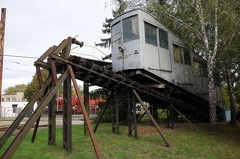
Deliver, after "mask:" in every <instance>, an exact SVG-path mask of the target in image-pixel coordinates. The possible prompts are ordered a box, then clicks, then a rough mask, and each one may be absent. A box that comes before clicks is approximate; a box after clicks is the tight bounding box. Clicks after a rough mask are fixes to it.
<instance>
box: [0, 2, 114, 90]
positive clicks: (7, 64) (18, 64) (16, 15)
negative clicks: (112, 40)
mask: <svg viewBox="0 0 240 159" xmlns="http://www.w3.org/2000/svg"><path fill="white" fill-rule="evenodd" d="M105 2H106V0H0V7H1V8H6V9H7V12H6V26H5V45H4V55H5V56H4V66H3V83H2V87H3V91H4V90H5V89H6V88H8V87H9V86H14V85H16V84H22V83H24V84H27V83H29V82H31V80H32V76H33V75H34V73H35V67H34V66H33V63H34V61H35V60H36V59H34V58H16V57H10V56H8V55H16V56H26V57H36V58H38V57H40V56H41V55H42V54H43V53H44V52H45V51H46V50H47V49H48V48H49V47H51V46H53V45H58V44H59V43H60V42H61V41H62V40H63V39H65V38H67V37H68V36H76V35H78V40H79V41H84V43H85V44H88V45H92V46H94V43H95V42H100V38H101V37H102V38H105V37H106V35H103V34H102V31H101V28H102V23H103V22H104V20H105V18H110V17H112V14H111V13H112V12H111V6H108V7H106V6H105ZM85 48H86V47H85ZM98 49H100V50H101V51H103V52H104V53H106V54H109V53H110V50H109V49H102V48H98ZM76 51H78V52H79V50H76ZM80 52H82V50H80ZM93 52H94V53H95V54H96V52H95V51H93V49H92V48H89V49H87V50H84V53H89V54H93Z"/></svg>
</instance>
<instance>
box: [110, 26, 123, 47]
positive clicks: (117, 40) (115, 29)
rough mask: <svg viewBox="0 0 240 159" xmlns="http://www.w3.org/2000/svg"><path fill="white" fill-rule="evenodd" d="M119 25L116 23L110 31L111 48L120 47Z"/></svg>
mask: <svg viewBox="0 0 240 159" xmlns="http://www.w3.org/2000/svg"><path fill="white" fill-rule="evenodd" d="M120 24H121V23H120V22H118V23H116V24H114V25H113V26H112V29H111V32H112V33H111V34H112V46H115V45H116V46H118V45H121V39H122V34H121V25H120Z"/></svg>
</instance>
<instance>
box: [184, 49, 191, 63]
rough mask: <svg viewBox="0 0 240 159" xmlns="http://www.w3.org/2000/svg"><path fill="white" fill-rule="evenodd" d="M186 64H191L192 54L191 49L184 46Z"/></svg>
mask: <svg viewBox="0 0 240 159" xmlns="http://www.w3.org/2000/svg"><path fill="white" fill-rule="evenodd" d="M183 51H184V64H185V65H190V66H191V55H190V51H189V50H188V49H186V48H184V50H183Z"/></svg>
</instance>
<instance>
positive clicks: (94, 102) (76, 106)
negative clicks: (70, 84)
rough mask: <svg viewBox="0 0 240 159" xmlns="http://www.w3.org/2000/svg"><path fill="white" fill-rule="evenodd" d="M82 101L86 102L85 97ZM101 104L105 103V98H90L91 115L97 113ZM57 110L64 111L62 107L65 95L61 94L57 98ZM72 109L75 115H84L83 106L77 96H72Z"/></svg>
mask: <svg viewBox="0 0 240 159" xmlns="http://www.w3.org/2000/svg"><path fill="white" fill-rule="evenodd" d="M81 99H82V101H83V102H84V97H83V96H82V97H81ZM99 102H105V100H104V99H103V98H98V99H91V98H89V107H90V113H97V112H98V110H99V108H98V104H99ZM57 106H58V107H57V108H58V110H59V111H61V110H62V107H63V95H62V94H60V95H59V96H58V97H57ZM71 107H72V112H73V113H74V114H81V113H82V108H81V105H80V102H79V100H78V97H77V96H72V104H71Z"/></svg>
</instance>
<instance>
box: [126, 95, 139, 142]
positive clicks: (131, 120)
mask: <svg viewBox="0 0 240 159" xmlns="http://www.w3.org/2000/svg"><path fill="white" fill-rule="evenodd" d="M133 130H134V137H135V138H136V139H137V115H136V101H135V97H134V94H133V93H132V92H130V91H128V136H132V131H133Z"/></svg>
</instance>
